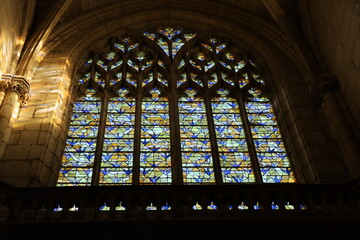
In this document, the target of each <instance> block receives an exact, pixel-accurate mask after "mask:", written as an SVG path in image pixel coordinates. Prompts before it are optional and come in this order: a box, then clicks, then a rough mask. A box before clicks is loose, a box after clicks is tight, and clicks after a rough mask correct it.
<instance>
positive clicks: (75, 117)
mask: <svg viewBox="0 0 360 240" xmlns="http://www.w3.org/2000/svg"><path fill="white" fill-rule="evenodd" d="M79 72H80V78H79V80H78V81H77V83H76V84H77V87H76V89H75V92H74V107H73V112H72V116H71V119H70V124H69V131H68V137H67V140H66V143H65V150H64V155H63V158H62V164H61V169H60V174H59V178H58V186H69V185H79V186H81V185H129V184H135V185H136V184H231V183H271V182H295V177H294V172H293V170H292V168H291V166H290V160H289V158H288V156H287V153H286V150H285V146H284V141H283V139H282V136H281V133H280V129H279V126H278V123H277V120H276V117H275V114H274V110H273V107H272V103H271V98H270V94H268V93H267V91H266V87H267V85H266V82H265V79H264V78H263V74H262V71H261V68H260V67H259V66H258V65H257V63H255V62H254V61H253V60H252V59H251V58H250V57H249V56H247V55H245V54H244V53H243V52H242V51H241V50H240V49H238V48H236V47H234V46H232V45H231V44H230V43H229V41H227V40H226V39H222V38H218V37H213V36H203V35H201V36H199V35H197V34H195V33H192V32H187V31H185V30H183V29H181V28H170V27H169V28H158V29H155V30H153V31H148V32H144V33H143V34H142V36H139V35H137V36H123V37H118V38H112V39H111V40H110V41H109V45H108V46H106V50H104V52H103V53H99V54H95V53H91V54H90V57H89V58H88V60H87V61H86V62H85V64H84V67H83V68H82V69H81V70H80V71H79Z"/></svg>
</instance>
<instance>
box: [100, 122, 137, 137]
mask: <svg viewBox="0 0 360 240" xmlns="http://www.w3.org/2000/svg"><path fill="white" fill-rule="evenodd" d="M134 131H135V129H134V126H126V125H125V126H117V125H115V126H106V128H105V137H106V138H133V137H134Z"/></svg>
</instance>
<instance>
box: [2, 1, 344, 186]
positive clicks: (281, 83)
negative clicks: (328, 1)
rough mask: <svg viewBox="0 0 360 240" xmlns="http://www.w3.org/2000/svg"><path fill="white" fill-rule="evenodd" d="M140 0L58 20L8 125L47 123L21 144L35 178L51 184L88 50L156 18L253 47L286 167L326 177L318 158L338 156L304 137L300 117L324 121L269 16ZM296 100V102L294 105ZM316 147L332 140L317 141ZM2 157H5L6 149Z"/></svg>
mask: <svg viewBox="0 0 360 240" xmlns="http://www.w3.org/2000/svg"><path fill="white" fill-rule="evenodd" d="M147 4H148V1H143V4H139V3H138V2H136V3H130V4H128V5H126V6H125V5H124V4H123V3H121V2H117V3H114V4H113V5H110V6H107V7H103V8H104V9H102V10H103V11H101V14H99V12H98V11H97V10H96V9H95V10H92V11H89V12H87V13H85V14H84V15H81V16H79V17H78V18H76V19H75V20H73V21H71V22H63V23H61V24H60V25H59V26H58V27H57V28H56V29H55V30H54V31H53V33H52V34H51V35H50V36H49V38H48V40H47V42H46V43H45V45H44V48H43V49H42V53H43V56H42V58H41V59H40V63H39V64H38V66H37V68H36V69H35V71H34V74H33V76H32V81H31V86H32V98H31V99H30V102H29V104H28V106H27V107H25V108H24V109H23V110H22V111H21V112H20V115H19V120H18V123H17V125H16V126H15V129H16V127H17V128H18V129H21V128H22V127H24V126H25V125H26V124H25V122H29V121H30V122H33V123H34V124H36V122H38V121H43V122H45V120H41V119H40V118H43V117H45V118H46V119H47V120H46V122H47V125H46V126H43V127H42V128H43V129H42V133H41V134H42V136H43V137H42V138H43V140H42V141H41V142H37V143H36V144H35V145H36V146H30V147H29V146H27V148H28V151H30V153H29V154H28V155H27V156H26V157H27V158H29V159H36V161H38V162H39V166H37V165H36V167H35V168H36V171H34V173H33V176H34V178H36V179H37V180H36V181H38V182H39V184H41V185H54V184H55V180H56V176H57V174H58V170H59V167H60V158H61V153H62V151H63V146H64V145H63V143H64V141H65V138H66V126H67V124H68V119H69V115H68V114H69V113H68V112H67V111H66V109H68V108H69V103H70V95H71V91H72V88H73V83H72V80H73V79H75V78H76V75H77V70H78V69H79V68H80V66H81V65H82V64H83V63H84V62H85V58H86V57H87V52H88V51H89V49H95V50H96V49H100V48H102V47H103V46H104V44H105V43H106V41H107V40H108V39H109V37H110V36H112V35H121V34H123V33H126V32H129V31H131V32H141V31H143V30H146V29H151V28H154V27H157V26H161V25H164V24H165V25H176V26H183V27H187V28H189V29H192V30H193V31H199V32H203V31H215V32H216V34H218V35H221V36H225V37H226V38H229V39H231V40H232V41H233V42H234V44H237V45H242V46H244V48H245V49H246V50H248V52H251V53H254V54H253V55H254V58H255V60H256V61H258V62H260V63H261V65H263V66H264V67H265V72H266V73H267V76H266V78H267V80H268V81H269V82H270V84H271V85H272V92H274V93H276V98H275V99H274V107H275V112H276V113H277V114H278V115H280V116H282V117H281V118H280V119H279V124H280V125H281V126H282V128H283V129H285V135H286V136H285V138H287V139H291V141H289V142H292V143H291V144H290V145H289V146H288V151H289V154H290V155H291V156H292V158H293V159H294V162H296V163H297V165H298V166H294V168H295V170H296V171H297V176H298V180H299V182H309V183H310V182H318V181H320V179H321V178H322V177H324V176H325V175H327V173H326V170H321V165H326V163H325V162H326V160H324V159H330V160H332V159H335V158H336V157H339V156H330V155H329V156H325V157H324V156H319V155H318V154H317V153H316V151H317V150H316V147H317V146H318V145H319V144H322V143H321V141H322V140H321V139H322V138H325V139H328V138H329V136H327V135H326V134H325V135H323V136H319V137H318V138H312V137H311V132H312V131H313V130H314V129H311V128H309V127H308V126H307V122H308V121H312V122H314V124H315V125H316V126H315V127H314V128H316V130H317V131H319V132H324V130H323V128H324V126H320V125H321V124H319V122H320V121H321V120H322V118H323V116H322V115H321V114H319V113H317V112H316V111H315V109H314V106H313V104H312V102H311V98H310V93H309V92H308V88H309V87H308V86H307V84H306V82H307V78H308V76H304V75H303V74H302V73H301V72H302V71H305V72H309V71H310V70H309V68H308V66H307V63H306V62H305V61H304V60H303V59H302V58H301V57H299V56H298V54H297V52H296V51H294V50H293V48H291V46H290V45H289V43H288V42H287V41H286V38H285V37H284V36H283V35H282V33H280V32H279V30H277V29H276V28H275V27H274V26H273V25H272V23H271V22H270V23H269V22H268V21H266V20H265V19H262V18H261V17H257V16H254V15H251V14H248V13H246V11H242V10H241V9H232V8H231V6H222V8H221V9H219V11H216V12H217V13H218V14H217V15H214V14H213V10H214V9H217V4H218V3H217V2H216V1H211V2H209V5H208V6H204V7H199V6H198V5H196V3H193V1H183V5H182V7H181V8H179V7H178V6H175V5H172V6H170V7H168V8H157V6H156V5H151V4H150V5H147ZM210 10H212V11H210ZM210 12H211V14H210ZM45 66H46V67H45ZM50 79H52V81H51V80H50ZM299 99H301V101H300V102H301V105H296V104H294V103H295V102H298V100H299ZM44 106H45V107H44ZM304 112H306V114H307V115H306V117H304V116H303V113H304ZM309 116H310V117H309ZM325 128H326V126H325ZM319 141H320V143H319ZM304 146H308V147H304ZM323 147H324V148H331V147H332V146H331V145H329V144H324V145H323ZM34 149H36V150H34ZM9 153H10V152H9ZM5 157H6V158H8V159H11V156H10V155H8V156H5ZM26 157H25V158H26ZM321 171H325V172H321Z"/></svg>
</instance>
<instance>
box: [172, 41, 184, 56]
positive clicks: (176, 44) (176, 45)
mask: <svg viewBox="0 0 360 240" xmlns="http://www.w3.org/2000/svg"><path fill="white" fill-rule="evenodd" d="M184 43H185V41H183V40H182V39H180V38H178V39H176V40H174V41H173V42H172V46H171V47H172V57H175V55H176V53H177V52H178V51H179V50H180V48H181V47H182V46H184Z"/></svg>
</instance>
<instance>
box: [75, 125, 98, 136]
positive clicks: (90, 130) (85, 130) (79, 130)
mask: <svg viewBox="0 0 360 240" xmlns="http://www.w3.org/2000/svg"><path fill="white" fill-rule="evenodd" d="M87 124H88V123H87ZM97 132H98V126H86V125H85V126H81V125H80V126H70V128H69V132H68V136H69V137H77V138H95V137H96V136H97Z"/></svg>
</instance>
